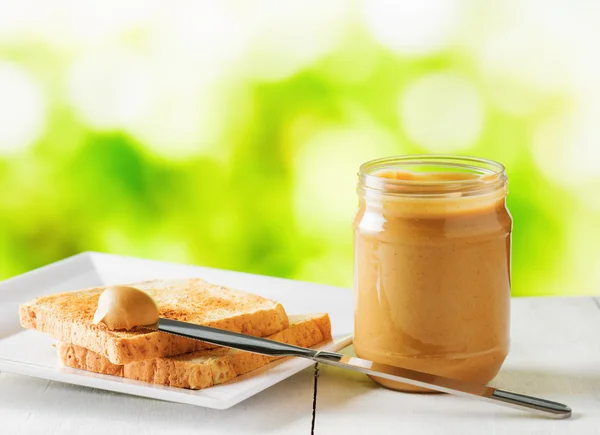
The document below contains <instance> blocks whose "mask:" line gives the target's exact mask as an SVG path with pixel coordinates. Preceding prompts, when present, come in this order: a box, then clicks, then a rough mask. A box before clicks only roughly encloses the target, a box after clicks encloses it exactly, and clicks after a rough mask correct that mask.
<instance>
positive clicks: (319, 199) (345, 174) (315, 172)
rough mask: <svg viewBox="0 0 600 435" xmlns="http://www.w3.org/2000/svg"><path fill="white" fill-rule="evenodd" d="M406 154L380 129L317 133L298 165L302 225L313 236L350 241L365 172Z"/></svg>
mask: <svg viewBox="0 0 600 435" xmlns="http://www.w3.org/2000/svg"><path fill="white" fill-rule="evenodd" d="M401 151H402V148H401V146H400V144H399V143H398V142H397V141H396V140H395V139H394V137H393V136H391V135H390V134H389V133H387V132H386V131H385V130H381V129H377V128H375V127H352V126H345V127H341V126H340V127H330V128H323V129H321V130H320V131H318V132H316V133H315V134H314V135H313V136H311V137H310V138H308V139H307V141H306V142H305V143H304V144H302V146H301V147H300V149H299V150H298V153H297V156H296V158H295V161H294V163H295V174H296V180H295V181H296V182H295V184H294V185H295V213H296V216H297V220H298V222H299V225H300V226H301V227H302V228H303V229H304V230H306V231H307V232H308V233H313V234H314V232H318V233H321V234H325V235H326V236H325V237H326V238H330V239H334V240H337V241H339V236H341V238H342V239H348V240H349V238H348V237H346V236H347V235H348V234H349V231H350V222H351V220H352V216H353V215H354V211H355V208H356V204H357V199H356V189H355V186H356V183H357V176H356V174H357V173H358V168H359V166H360V165H361V164H362V163H365V162H366V161H368V160H372V159H375V158H379V157H385V156H390V155H395V154H401ZM334 244H335V243H334Z"/></svg>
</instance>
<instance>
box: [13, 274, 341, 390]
mask: <svg viewBox="0 0 600 435" xmlns="http://www.w3.org/2000/svg"><path fill="white" fill-rule="evenodd" d="M128 285H130V286H131V287H135V288H138V289H140V290H143V291H145V292H146V293H148V294H149V295H150V296H151V297H152V298H153V299H154V300H155V301H156V303H157V305H158V308H159V313H160V317H165V318H169V319H174V320H180V321H184V322H190V323H195V324H198V325H205V326H211V327H214V328H220V329H225V330H229V331H234V332H240V333H243V334H249V335H254V336H257V337H265V338H269V339H271V340H276V341H280V342H283V343H288V344H294V345H297V346H302V347H311V346H314V345H317V344H319V343H321V342H323V341H326V340H329V339H330V338H331V323H330V321H329V317H328V315H327V314H311V315H300V316H289V317H288V315H287V314H286V312H285V309H284V308H283V306H282V305H281V304H279V303H277V302H275V301H272V300H270V299H266V298H263V297H261V296H257V295H253V294H249V293H245V292H242V291H238V290H232V289H229V288H226V287H222V286H218V285H214V284H209V283H207V282H206V281H204V280H202V279H198V278H195V279H175V280H152V281H144V282H140V283H135V284H128ZM104 289H105V287H97V288H91V289H85V290H79V291H75V292H67V293H60V294H55V295H51V296H43V297H40V298H37V299H34V300H33V301H30V302H28V303H25V304H23V305H22V306H21V307H20V317H21V325H22V326H23V327H25V328H34V329H37V330H39V331H42V332H45V333H48V334H50V335H52V336H53V337H54V338H56V339H57V340H58V344H57V350H58V358H59V360H60V361H61V362H62V364H64V365H66V366H68V367H73V368H77V369H82V370H89V371H92V372H96V373H101V374H107V375H114V376H122V377H125V378H129V379H135V380H140V381H145V382H150V383H154V384H162V385H168V386H172V387H180V388H190V389H202V388H207V387H211V386H213V385H217V384H222V383H225V382H228V381H230V380H233V379H235V378H236V377H237V376H240V375H242V374H245V373H248V372H251V371H253V370H256V369H257V368H259V367H261V366H264V365H266V364H268V363H269V362H270V361H272V360H273V359H275V358H273V357H267V356H263V355H258V354H253V353H248V352H243V351H238V350H234V349H226V348H222V347H216V346H213V345H211V344H208V343H204V342H201V341H198V340H194V339H190V338H185V337H180V336H175V335H171V334H168V333H164V332H159V331H155V330H150V329H147V328H143V327H139V328H134V329H132V330H128V331H125V330H123V331H112V330H109V329H108V328H107V327H106V326H105V325H104V324H94V323H93V317H94V312H95V310H96V308H97V305H98V298H99V297H100V294H101V293H102V292H103V291H104Z"/></svg>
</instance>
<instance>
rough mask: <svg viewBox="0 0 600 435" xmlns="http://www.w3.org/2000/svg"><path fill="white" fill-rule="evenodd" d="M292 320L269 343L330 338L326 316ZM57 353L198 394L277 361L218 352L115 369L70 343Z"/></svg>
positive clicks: (70, 362)
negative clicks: (272, 341) (188, 389)
mask: <svg viewBox="0 0 600 435" xmlns="http://www.w3.org/2000/svg"><path fill="white" fill-rule="evenodd" d="M290 320H291V321H292V322H293V324H292V325H291V326H290V327H289V328H287V329H284V330H283V331H280V332H278V333H275V334H273V335H271V336H269V339H271V340H275V341H279V342H282V343H288V344H294V345H296V346H303V347H309V346H314V345H315V344H318V343H320V342H322V341H324V340H327V339H330V338H331V323H330V321H329V316H328V315H327V314H318V315H312V316H310V317H306V316H303V318H301V319H297V320H292V318H290ZM57 349H58V356H59V359H60V360H61V362H62V363H63V364H64V365H66V366H68V367H73V368H77V369H83V370H88V371H92V372H96V373H101V374H107V375H114V376H121V377H125V378H129V379H135V380H140V381H144V382H150V383H153V384H161V385H168V386H171V387H179V388H190V389H195V390H198V389H203V388H208V387H211V386H213V385H218V384H222V383H224V382H228V381H230V380H232V379H234V378H236V377H237V376H240V375H242V374H245V373H248V372H251V371H253V370H256V369H258V368H259V367H262V366H264V365H266V364H268V363H269V362H270V361H272V360H274V359H276V358H273V357H267V356H264V355H258V354H253V353H249V352H242V351H239V350H233V349H225V348H217V349H210V350H202V351H196V352H192V353H188V354H185V355H178V356H172V357H165V358H154V359H148V360H144V361H139V362H133V363H129V364H126V365H116V364H113V363H111V362H110V361H109V360H108V359H107V358H105V357H103V356H101V355H99V354H98V353H95V352H93V351H91V350H88V349H85V348H83V347H81V346H77V345H73V344H70V343H65V342H59V343H58V345H57Z"/></svg>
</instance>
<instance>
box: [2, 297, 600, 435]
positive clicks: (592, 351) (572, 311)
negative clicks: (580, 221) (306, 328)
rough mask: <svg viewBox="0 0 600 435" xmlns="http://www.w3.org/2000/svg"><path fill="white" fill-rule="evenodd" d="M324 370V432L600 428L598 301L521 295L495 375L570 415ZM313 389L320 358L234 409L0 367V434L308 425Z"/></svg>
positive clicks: (292, 430) (319, 429) (280, 429)
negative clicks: (415, 390) (411, 390)
mask: <svg viewBox="0 0 600 435" xmlns="http://www.w3.org/2000/svg"><path fill="white" fill-rule="evenodd" d="M351 351H352V349H351V348H349V349H346V351H345V352H351ZM320 372H321V376H320V378H319V383H318V402H317V415H316V428H315V433H317V434H333V433H346V434H362V433H364V434H371V433H372V434H388V433H389V434H402V435H409V434H448V433H453V434H454V433H456V434H478V435H480V434H521V433H522V434H563V433H564V434H570V435H579V434H600V302H599V301H598V300H597V299H594V298H590V297H581V298H535V299H534V298H523V299H514V300H513V310H512V349H511V354H510V355H509V357H508V359H507V361H506V364H505V366H504V367H503V369H502V372H501V374H500V375H499V376H498V378H497V379H496V380H495V382H494V385H496V386H499V387H501V388H504V389H508V390H513V391H517V392H522V393H525V394H531V395H539V396H541V397H544V398H547V399H549V400H555V401H559V402H563V403H566V404H567V405H569V406H571V407H572V408H573V411H574V413H573V417H572V418H571V419H570V420H547V419H543V418H539V417H535V416H530V415H529V414H525V413H521V412H518V411H514V410H511V409H506V408H500V407H495V406H492V405H488V404H485V403H479V402H475V401H472V400H469V399H464V398H457V397H452V396H448V395H410V394H402V393H396V392H393V391H388V390H385V389H383V388H380V387H378V386H376V384H374V383H373V382H371V381H370V380H369V379H368V378H367V377H366V376H363V375H360V374H356V373H352V372H345V371H342V370H339V369H334V368H330V367H324V366H322V365H320ZM312 393H313V370H312V368H311V369H307V370H305V371H303V372H301V373H299V374H297V375H295V376H293V377H292V378H290V379H287V380H286V381H284V382H282V383H280V384H278V385H276V386H274V387H272V388H270V389H269V390H267V391H264V392H263V393H261V394H259V395H257V396H255V397H253V398H251V399H249V400H247V401H245V402H243V403H241V404H239V405H237V406H235V407H233V408H231V409H229V410H226V411H215V410H210V409H204V408H198V407H193V406H189V405H179V404H173V403H167V402H160V401H157V400H151V399H143V398H139V397H133V396H126V395H122V394H116V393H110V392H105V391H100V390H94V389H89V388H83V387H77V386H73V385H67V384H60V383H56V382H49V381H45V380H40V379H34V378H27V377H24V376H17V375H11V374H6V373H0V434H7V435H8V434H15V435H17V434H35V435H38V434H69V435H74V434H85V435H95V434H98V435H118V434H126V435H135V434H143V435H152V434H160V435H164V434H194V435H199V434H220V433H224V434H226V433H250V434H258V433H261V434H264V433H285V434H288V433H289V434H309V433H310V425H311V411H312ZM342 431H344V432H342Z"/></svg>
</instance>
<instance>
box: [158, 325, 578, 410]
mask: <svg viewBox="0 0 600 435" xmlns="http://www.w3.org/2000/svg"><path fill="white" fill-rule="evenodd" d="M158 330H159V331H163V332H168V333H170V334H175V335H180V336H183V337H188V338H194V339H197V340H202V341H204V342H207V343H211V344H215V345H218V346H224V347H230V348H233V349H238V350H243V351H247V352H253V353H259V354H262V355H269V356H275V357H284V356H294V357H300V358H306V359H311V360H313V361H317V362H320V363H323V364H328V365H331V366H335V367H340V368H343V369H348V370H354V371H357V372H361V373H365V374H368V375H374V376H378V377H381V378H385V379H389V380H392V381H398V382H403V383H405V384H410V385H414V386H417V387H425V388H428V389H430V390H436V391H440V392H442V393H449V394H454V395H457V396H466V397H471V398H475V399H479V400H484V401H486V402H489V403H493V404H496V405H501V406H507V407H511V408H515V409H518V410H521V411H527V412H532V413H534V414H538V415H542V416H544V417H550V418H554V419H564V418H569V417H570V416H571V408H569V407H568V406H566V405H563V404H562V403H557V402H551V401H549V400H545V399H541V398H538V397H532V396H526V395H524V394H518V393H513V392H510V391H505V390H500V389H498V388H493V387H488V386H486V385H478V384H472V383H470V382H465V381H459V380H456V379H450V378H445V377H443V376H437V375H432V374H429V373H423V372H419V371H416V370H409V369H405V368H402V367H395V366H390V365H387V364H380V363H376V362H373V361H369V360H365V359H361V358H356V357H351V356H347V355H342V354H339V353H335V352H328V351H321V350H314V349H308V348H304V347H299V346H293V345H290V344H285V343H280V342H277V341H273V340H267V339H265V338H258V337H253V336H251V335H245V334H239V333H236V332H230V331H225V330H222V329H216V328H210V327H208V326H200V325H194V324H191V323H186V322H180V321H178V320H171V319H165V318H161V319H160V320H159V321H158Z"/></svg>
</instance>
